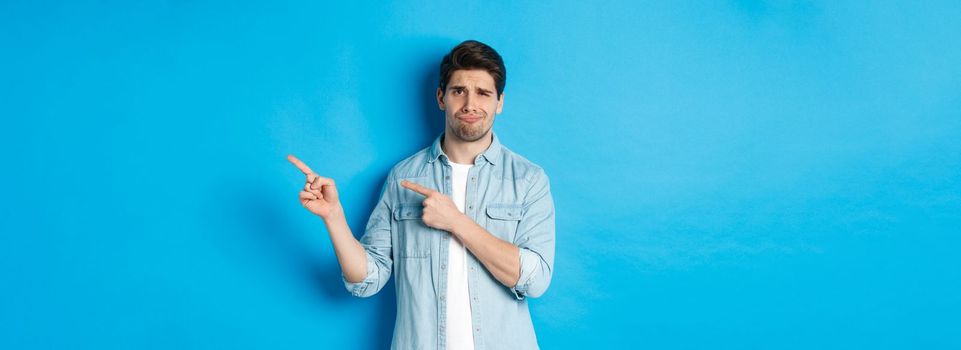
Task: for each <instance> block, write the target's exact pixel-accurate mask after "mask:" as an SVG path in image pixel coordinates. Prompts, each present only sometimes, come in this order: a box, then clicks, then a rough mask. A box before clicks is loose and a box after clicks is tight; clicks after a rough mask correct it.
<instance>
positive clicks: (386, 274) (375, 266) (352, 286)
mask: <svg viewBox="0 0 961 350" xmlns="http://www.w3.org/2000/svg"><path fill="white" fill-rule="evenodd" d="M390 179H391V178H390V176H388V179H387V181H385V183H384V187H383V188H381V192H380V200H379V201H378V202H377V206H376V207H374V210H373V212H372V213H371V214H370V219H369V220H368V221H367V227H366V229H365V230H364V236H363V237H361V238H360V244H361V245H363V246H364V252H365V253H366V254H367V277H365V278H364V280H362V281H360V282H357V283H352V282H350V281H348V280H347V278H346V277H344V276H343V274H341V279H343V281H344V287H346V288H347V291H348V292H350V294H351V295H353V296H355V297H362V298H366V297H369V296H372V295H374V294H377V292H379V291H380V289H381V288H383V287H384V285H385V284H387V281H388V280H389V279H390V273H391V270H392V268H393V266H394V262H393V259H392V258H391V241H390V206H389V205H388V200H387V199H388V192H389V190H388V189H389V188H391V187H390V186H388V185H389V183H390V181H391V180H390Z"/></svg>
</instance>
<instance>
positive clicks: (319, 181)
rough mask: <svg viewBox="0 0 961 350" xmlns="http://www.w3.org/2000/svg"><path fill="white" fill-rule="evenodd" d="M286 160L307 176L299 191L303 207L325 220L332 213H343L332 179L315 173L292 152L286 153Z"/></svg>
mask: <svg viewBox="0 0 961 350" xmlns="http://www.w3.org/2000/svg"><path fill="white" fill-rule="evenodd" d="M287 160H289V161H290V162H291V163H293V164H294V166H296V167H297V169H300V171H301V172H303V173H304V175H306V176H307V182H306V183H305V184H304V188H303V189H302V190H301V191H300V204H301V205H303V206H304V208H307V210H309V211H310V212H311V213H314V214H316V215H317V216H320V217H321V218H323V219H324V220H325V221H326V220H327V219H328V218H330V217H332V216H333V215H343V208H342V207H341V206H340V199H339V198H338V196H337V187H336V186H335V185H334V180H333V179H330V178H326V177H321V176H319V175H317V174H316V173H314V171H313V170H310V167H308V166H307V164H304V162H302V161H300V159H297V157H294V155H292V154H289V155H287Z"/></svg>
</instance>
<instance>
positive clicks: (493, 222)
mask: <svg viewBox="0 0 961 350" xmlns="http://www.w3.org/2000/svg"><path fill="white" fill-rule="evenodd" d="M523 216H524V208H523V207H522V206H520V205H514V204H491V205H489V206H488V207H487V225H486V226H485V228H486V229H487V231H488V232H490V233H491V234H493V235H494V236H497V237H498V238H500V239H503V240H505V241H507V242H511V243H513V242H514V237H515V236H517V225H518V224H519V223H520V221H521V219H522V218H523Z"/></svg>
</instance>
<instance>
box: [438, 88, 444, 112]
mask: <svg viewBox="0 0 961 350" xmlns="http://www.w3.org/2000/svg"><path fill="white" fill-rule="evenodd" d="M437 107H440V110H442V111H443V110H444V108H445V106H444V90H441V89H440V88H437Z"/></svg>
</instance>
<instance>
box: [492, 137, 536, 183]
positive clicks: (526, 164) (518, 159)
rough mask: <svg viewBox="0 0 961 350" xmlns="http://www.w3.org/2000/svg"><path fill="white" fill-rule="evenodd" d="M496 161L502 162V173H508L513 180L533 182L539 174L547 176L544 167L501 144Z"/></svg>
mask: <svg viewBox="0 0 961 350" xmlns="http://www.w3.org/2000/svg"><path fill="white" fill-rule="evenodd" d="M498 163H499V164H502V166H501V169H503V172H504V173H503V174H504V175H507V174H510V175H511V177H513V178H514V179H515V180H521V179H523V180H525V181H528V182H533V181H534V180H535V179H536V178H537V177H539V176H543V177H546V176H547V173H546V172H545V171H544V168H542V167H541V166H540V165H538V164H537V163H534V162H533V161H531V160H530V159H527V157H524V156H522V155H520V154H519V153H517V152H514V151H513V150H511V149H509V148H507V147H506V146H503V145H502V146H501V155H500V159H499V162H498Z"/></svg>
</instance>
